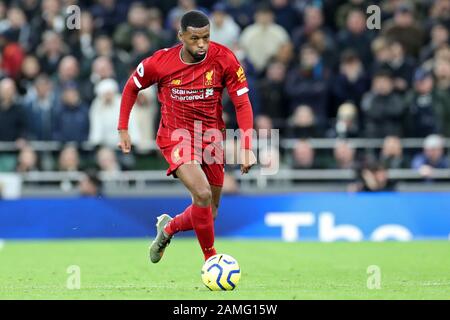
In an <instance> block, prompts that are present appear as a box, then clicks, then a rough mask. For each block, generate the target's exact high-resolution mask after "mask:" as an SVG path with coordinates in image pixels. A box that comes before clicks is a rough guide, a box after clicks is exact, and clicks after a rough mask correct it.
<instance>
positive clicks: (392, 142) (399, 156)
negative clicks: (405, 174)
mask: <svg viewBox="0 0 450 320" xmlns="http://www.w3.org/2000/svg"><path fill="white" fill-rule="evenodd" d="M380 163H381V164H382V165H383V166H384V167H385V168H388V169H402V168H405V167H406V163H405V159H404V158H403V148H402V143H401V141H400V138H399V137H396V136H387V137H386V138H384V141H383V148H382V149H381V152H380Z"/></svg>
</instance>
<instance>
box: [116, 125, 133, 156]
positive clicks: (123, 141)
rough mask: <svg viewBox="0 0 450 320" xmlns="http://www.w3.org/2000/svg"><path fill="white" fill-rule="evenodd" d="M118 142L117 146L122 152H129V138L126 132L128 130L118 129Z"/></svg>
mask: <svg viewBox="0 0 450 320" xmlns="http://www.w3.org/2000/svg"><path fill="white" fill-rule="evenodd" d="M119 136H120V142H119V143H118V144H117V146H118V147H119V148H120V150H122V152H123V153H129V152H130V151H131V138H130V135H129V134H128V130H119Z"/></svg>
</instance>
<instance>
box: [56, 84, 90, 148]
mask: <svg viewBox="0 0 450 320" xmlns="http://www.w3.org/2000/svg"><path fill="white" fill-rule="evenodd" d="M60 99H61V100H60V103H59V105H58V106H57V107H56V112H55V122H54V133H53V137H54V139H55V140H57V141H61V142H77V143H81V142H84V141H86V140H87V138H88V134H89V110H88V106H87V105H86V104H85V103H84V102H83V101H82V100H81V98H80V93H79V91H78V86H77V84H76V83H75V82H68V83H66V84H65V85H64V87H63V91H62V95H61V98H60Z"/></svg>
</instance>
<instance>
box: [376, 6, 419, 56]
mask: <svg viewBox="0 0 450 320" xmlns="http://www.w3.org/2000/svg"><path fill="white" fill-rule="evenodd" d="M381 30H382V34H383V35H384V36H386V37H387V38H388V39H390V40H394V41H398V42H400V43H401V44H402V46H403V47H404V48H405V52H406V54H407V55H410V56H412V57H417V56H418V54H419V51H420V48H421V46H422V43H423V40H424V34H423V29H422V28H421V27H420V25H418V24H417V22H416V20H415V18H414V9H413V7H412V5H410V4H409V3H406V2H405V3H402V4H401V5H399V6H398V7H397V8H396V10H395V14H394V18H393V19H392V20H390V21H387V22H386V23H385V25H384V26H382V28H381Z"/></svg>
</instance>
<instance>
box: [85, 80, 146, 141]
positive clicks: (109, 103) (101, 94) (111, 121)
mask: <svg viewBox="0 0 450 320" xmlns="http://www.w3.org/2000/svg"><path fill="white" fill-rule="evenodd" d="M95 94H96V96H95V99H94V101H93V102H92V105H91V109H90V113H89V119H90V125H91V127H90V131H89V142H90V143H91V144H94V145H106V146H109V147H112V148H116V147H117V143H118V142H119V140H118V137H117V135H115V134H112V133H114V132H116V131H117V122H118V121H119V113H120V112H119V111H120V92H119V86H118V84H117V82H116V81H115V80H114V79H104V80H101V81H100V82H99V83H98V84H97V86H96V87H95ZM136 123H137V122H136V121H134V120H133V114H131V121H130V128H129V130H130V132H132V133H131V134H132V135H133V142H134V143H135V144H137V145H139V144H140V143H141V142H140V141H141V137H140V135H139V130H138V129H137V126H136Z"/></svg>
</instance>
